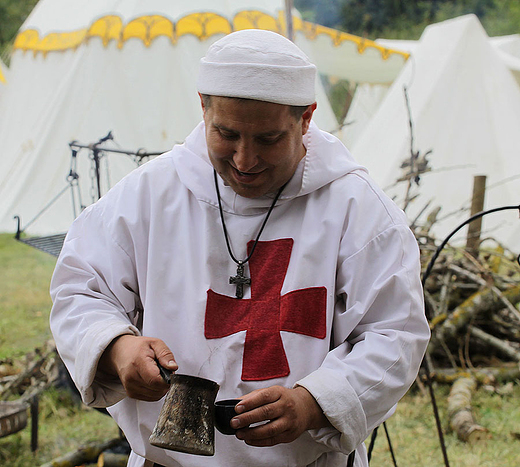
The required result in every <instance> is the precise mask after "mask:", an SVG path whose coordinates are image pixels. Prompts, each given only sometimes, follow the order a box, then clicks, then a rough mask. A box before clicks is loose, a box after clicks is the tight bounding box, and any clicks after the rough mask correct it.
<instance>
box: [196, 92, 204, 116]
mask: <svg viewBox="0 0 520 467" xmlns="http://www.w3.org/2000/svg"><path fill="white" fill-rule="evenodd" d="M197 94H198V95H199V98H200V106H201V107H202V115H206V107H205V106H204V99H203V98H202V94H201V93H200V92H199V93H197Z"/></svg>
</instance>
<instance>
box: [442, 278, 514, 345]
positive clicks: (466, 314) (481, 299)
mask: <svg viewBox="0 0 520 467" xmlns="http://www.w3.org/2000/svg"><path fill="white" fill-rule="evenodd" d="M502 294H503V296H504V297H505V298H506V299H507V300H508V301H509V302H510V303H511V304H513V305H515V304H516V303H518V302H519V301H520V285H517V286H515V287H511V288H510V289H508V290H506V291H505V292H503V293H502ZM502 306H503V302H502V300H500V299H499V298H498V297H497V296H496V294H495V292H494V291H493V290H492V289H484V290H482V291H479V292H477V293H475V294H473V295H472V296H471V297H469V298H468V299H467V300H465V301H464V302H463V303H461V304H460V305H459V306H458V307H457V308H456V309H455V310H454V311H453V313H452V314H451V315H450V316H449V317H448V319H446V320H445V321H444V322H443V323H442V326H441V332H442V334H443V336H444V338H446V339H453V338H455V337H456V336H457V334H458V333H459V332H460V331H461V330H463V329H465V328H466V326H467V325H468V324H469V322H470V321H471V320H472V319H474V318H477V317H480V316H484V315H488V316H489V315H492V314H493V313H495V312H497V311H498V310H499V309H500V308H501V307H502Z"/></svg>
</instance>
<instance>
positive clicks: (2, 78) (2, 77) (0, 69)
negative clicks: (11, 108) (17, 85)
mask: <svg viewBox="0 0 520 467" xmlns="http://www.w3.org/2000/svg"><path fill="white" fill-rule="evenodd" d="M0 83H4V84H5V83H6V80H5V76H4V74H3V73H2V67H1V66H0Z"/></svg>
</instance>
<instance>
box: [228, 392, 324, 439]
mask: <svg viewBox="0 0 520 467" xmlns="http://www.w3.org/2000/svg"><path fill="white" fill-rule="evenodd" d="M236 410H237V412H238V413H239V415H237V416H236V417H234V418H233V420H232V422H231V426H232V427H233V428H235V429H237V430H238V431H237V434H236V436H237V438H238V439H242V440H244V441H245V442H246V444H249V445H251V446H274V445H275V444H279V443H290V442H291V441H294V440H295V439H296V438H298V437H299V436H300V435H301V434H302V433H303V432H304V431H306V430H311V429H314V428H323V427H326V426H331V425H330V422H329V421H328V420H327V418H326V417H325V415H324V414H323V411H322V410H321V408H320V406H319V405H318V403H317V402H316V400H315V399H314V397H312V395H311V394H310V393H309V392H308V391H307V390H306V389H305V388H303V387H301V386H297V387H295V388H293V389H289V388H284V387H282V386H271V387H269V388H266V389H257V390H256V391H253V392H251V393H249V394H247V395H245V396H244V397H243V398H242V400H241V402H240V403H239V404H237V407H236ZM257 423H263V424H261V425H258V426H254V427H250V425H253V424H257Z"/></svg>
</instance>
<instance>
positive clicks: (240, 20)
mask: <svg viewBox="0 0 520 467" xmlns="http://www.w3.org/2000/svg"><path fill="white" fill-rule="evenodd" d="M251 28H256V29H265V30H269V31H275V32H278V33H284V32H285V30H286V24H285V15H284V13H283V12H282V11H281V12H280V14H279V17H278V18H275V17H273V16H271V15H269V14H267V13H264V12H262V11H257V10H244V11H241V12H239V13H237V14H236V15H235V17H234V18H233V21H232V22H230V21H229V20H228V19H227V18H225V17H224V16H221V15H219V14H217V13H211V12H204V13H192V14H189V15H187V16H184V17H182V18H180V19H179V20H178V21H177V22H176V23H174V22H172V21H171V20H169V19H168V18H166V17H164V16H160V15H147V16H141V17H139V18H136V19H133V20H132V21H130V22H129V23H127V24H126V25H123V23H122V20H121V18H120V17H119V16H116V15H107V16H104V17H102V18H99V19H97V20H96V21H94V23H92V25H91V26H89V27H88V28H87V29H80V30H78V31H71V32H56V33H50V34H47V35H46V36H45V37H42V38H40V36H39V33H38V31H36V30H34V29H26V30H25V31H22V32H20V33H19V34H18V36H16V39H15V42H14V45H13V50H23V51H27V50H31V51H33V52H34V53H35V54H36V53H39V52H41V53H43V54H46V53H48V52H55V51H63V50H67V49H75V48H77V47H78V46H79V45H81V44H82V43H84V42H86V41H88V39H89V38H91V37H99V38H101V40H102V41H103V45H104V46H105V47H106V46H107V45H108V43H109V42H110V41H112V40H114V41H117V44H118V47H119V48H122V47H123V45H124V43H125V42H126V41H127V40H129V39H140V40H141V41H143V44H144V45H145V46H146V47H149V46H150V44H151V43H152V42H153V41H154V39H155V38H157V37H159V36H166V37H169V38H170V40H171V42H172V43H176V42H177V40H178V38H179V37H181V36H184V35H187V34H192V35H194V36H195V37H198V38H199V39H200V40H205V39H207V38H209V37H211V36H213V35H215V34H229V33H230V32H232V31H239V30H243V29H251ZM293 28H294V31H295V32H301V33H303V34H305V36H306V37H307V38H309V39H311V40H312V39H315V38H316V37H318V36H319V35H326V36H329V37H330V39H331V41H332V44H333V45H334V46H339V45H341V44H342V43H343V42H345V41H350V42H354V43H355V44H356V45H357V51H358V52H359V53H360V54H362V53H364V51H365V50H366V49H367V48H373V49H376V50H378V51H379V52H380V54H381V57H382V59H383V60H387V59H388V58H389V57H390V56H391V55H392V54H397V55H401V56H402V57H403V58H404V59H405V60H406V59H407V58H408V57H409V54H407V53H404V52H399V51H396V50H391V49H387V48H385V47H382V46H380V45H379V44H377V43H375V42H373V41H370V40H368V39H363V38H361V37H358V36H354V35H352V34H348V33H346V32H342V31H338V30H336V29H332V28H327V27H325V26H320V25H319V24H314V23H310V22H308V21H302V20H301V19H300V18H298V17H293Z"/></svg>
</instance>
